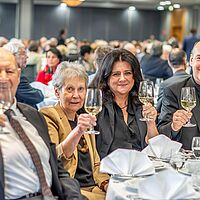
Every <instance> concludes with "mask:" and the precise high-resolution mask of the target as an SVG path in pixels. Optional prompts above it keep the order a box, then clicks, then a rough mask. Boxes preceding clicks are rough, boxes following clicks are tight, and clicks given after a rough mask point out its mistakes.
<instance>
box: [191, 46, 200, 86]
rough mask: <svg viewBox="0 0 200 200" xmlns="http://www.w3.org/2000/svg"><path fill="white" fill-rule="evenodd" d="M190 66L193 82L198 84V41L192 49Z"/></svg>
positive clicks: (199, 70)
mask: <svg viewBox="0 0 200 200" xmlns="http://www.w3.org/2000/svg"><path fill="white" fill-rule="evenodd" d="M190 66H192V70H193V77H194V80H195V82H196V83H197V84H199V85H200V42H197V43H195V45H194V47H193V49H192V53H191V55H190Z"/></svg>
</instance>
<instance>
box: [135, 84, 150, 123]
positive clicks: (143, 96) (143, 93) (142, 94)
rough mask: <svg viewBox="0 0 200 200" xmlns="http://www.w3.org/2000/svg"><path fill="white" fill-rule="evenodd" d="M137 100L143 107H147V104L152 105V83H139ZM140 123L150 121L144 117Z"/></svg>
mask: <svg viewBox="0 0 200 200" xmlns="http://www.w3.org/2000/svg"><path fill="white" fill-rule="evenodd" d="M138 97H139V100H140V101H141V103H143V104H144V105H147V104H148V103H151V104H153V101H154V87H153V82H152V81H148V80H147V81H141V82H140V87H139V93H138ZM140 120H141V121H150V120H151V119H150V118H148V117H146V116H144V117H143V118H141V119H140Z"/></svg>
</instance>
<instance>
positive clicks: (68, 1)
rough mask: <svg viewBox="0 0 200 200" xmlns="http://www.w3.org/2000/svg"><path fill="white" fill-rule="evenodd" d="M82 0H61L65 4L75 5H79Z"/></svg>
mask: <svg viewBox="0 0 200 200" xmlns="http://www.w3.org/2000/svg"><path fill="white" fill-rule="evenodd" d="M83 1H84V0H62V3H65V4H66V5H67V6H71V7H75V6H79V5H80V4H81V3H82V2H83Z"/></svg>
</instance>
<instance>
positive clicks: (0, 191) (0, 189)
mask: <svg viewBox="0 0 200 200" xmlns="http://www.w3.org/2000/svg"><path fill="white" fill-rule="evenodd" d="M0 199H2V200H4V166H3V155H2V152H1V146H0Z"/></svg>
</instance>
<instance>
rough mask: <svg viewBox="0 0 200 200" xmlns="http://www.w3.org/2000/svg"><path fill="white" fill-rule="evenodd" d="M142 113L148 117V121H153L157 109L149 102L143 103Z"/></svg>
mask: <svg viewBox="0 0 200 200" xmlns="http://www.w3.org/2000/svg"><path fill="white" fill-rule="evenodd" d="M142 114H143V116H144V117H146V118H148V119H150V120H149V122H152V121H155V120H156V118H157V111H156V109H155V107H153V105H152V104H151V103H148V104H146V105H143V111H142Z"/></svg>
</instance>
